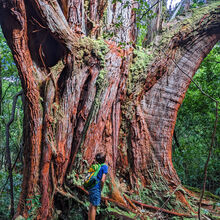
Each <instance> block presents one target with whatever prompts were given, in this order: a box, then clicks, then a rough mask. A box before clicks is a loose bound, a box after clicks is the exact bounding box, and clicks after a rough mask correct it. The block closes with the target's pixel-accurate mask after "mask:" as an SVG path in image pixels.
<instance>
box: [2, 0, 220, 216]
mask: <svg viewBox="0 0 220 220" xmlns="http://www.w3.org/2000/svg"><path fill="white" fill-rule="evenodd" d="M122 9H123V8H122V6H121V3H120V2H117V3H114V4H112V3H111V2H110V1H109V2H107V1H104V0H103V1H89V2H83V1H75V0H69V1H56V0H55V1H50V0H49V1H46V0H30V1H26V0H17V1H14V0H10V1H4V0H0V15H1V16H0V20H1V26H2V29H3V32H4V35H5V37H6V39H7V42H8V44H9V46H10V48H11V50H12V53H13V56H14V59H15V62H16V64H17V67H18V70H19V75H20V79H21V82H22V87H23V91H24V94H25V106H24V131H23V132H24V135H23V137H24V157H25V163H24V171H23V174H24V176H23V183H22V192H21V196H20V202H19V205H18V209H17V214H16V216H18V215H23V216H25V217H27V215H28V209H30V207H31V206H32V204H31V200H30V199H33V198H34V196H36V195H40V203H41V206H40V207H39V209H38V212H37V213H35V214H36V219H47V218H50V217H52V216H53V208H54V207H55V206H56V204H55V203H54V198H55V197H56V196H57V194H58V193H61V192H63V191H64V189H65V187H64V186H65V183H66V177H67V175H68V173H70V172H71V171H72V170H74V172H75V174H76V176H80V175H81V174H82V173H83V172H84V171H86V170H87V168H88V166H89V165H90V164H91V163H92V162H93V160H94V156H95V154H96V153H97V152H99V151H104V152H106V153H107V163H108V164H109V167H110V169H109V170H110V181H111V183H112V186H113V187H112V188H113V189H112V190H111V194H110V195H109V196H110V197H111V198H112V199H113V200H114V201H118V202H121V203H123V204H128V206H129V203H128V201H129V200H128V199H124V198H125V197H123V196H122V195H123V192H122V193H119V190H118V187H119V186H118V185H122V184H124V183H125V189H124V191H126V192H130V193H132V192H136V193H138V190H140V189H143V188H144V187H146V188H148V189H150V190H151V191H153V190H154V188H153V185H154V184H156V185H158V190H156V191H157V192H156V193H158V195H160V196H161V197H162V199H163V200H165V192H167V191H168V192H169V191H170V192H175V195H176V199H179V200H180V201H181V202H182V203H184V205H185V206H186V207H188V208H189V209H191V207H190V205H189V204H188V203H187V201H186V199H185V197H184V194H183V193H182V191H181V190H177V187H179V186H180V184H181V183H180V180H179V178H178V176H177V174H176V171H175V169H174V168H173V164H172V135H173V131H174V126H175V121H176V116H177V111H178V109H179V107H180V105H181V103H182V101H183V98H184V95H185V93H186V90H187V88H188V86H189V84H190V78H188V77H187V76H186V75H184V74H183V73H182V72H181V71H180V69H179V68H181V69H182V70H183V71H184V72H185V73H186V74H188V75H189V76H191V77H192V76H193V75H194V73H195V72H196V70H197V69H198V67H199V65H200V63H201V62H202V60H203V59H204V57H205V56H206V55H207V54H208V53H209V51H210V50H211V49H212V47H213V46H214V45H215V43H216V42H217V41H218V40H219V34H220V33H219V8H218V7H217V6H213V7H209V8H208V9H207V8H206V9H204V11H202V10H201V13H200V14H199V16H197V17H195V18H194V20H192V21H191V23H190V22H189V23H186V24H183V25H180V26H178V28H176V27H175V29H176V30H175V31H174V32H173V34H171V35H172V36H170V37H167V38H164V36H163V38H162V39H161V44H160V45H154V46H152V48H150V49H149V50H143V51H142V54H144V58H143V57H142V58H140V57H139V53H140V51H138V50H137V49H135V48H133V47H132V46H130V44H129V42H135V41H136V38H135V36H136V28H135V22H134V21H135V14H134V12H133V11H132V7H127V8H125V9H123V13H122ZM119 15H120V16H122V17H121V19H123V27H121V28H120V27H119V28H118V27H115V26H114V23H115V22H116V21H117V19H118V17H119ZM9 23H10V25H8V24H9ZM103 24H104V25H105V24H106V26H105V29H103ZM125 27H127V28H125ZM108 31H111V32H112V31H113V32H114V33H115V35H114V36H113V37H112V38H111V39H110V38H107V39H105V40H103V39H100V38H98V37H100V36H101V35H102V33H103V32H108ZM163 39H166V42H164V41H163ZM118 42H123V43H125V45H126V46H125V47H124V48H121V47H119V46H118ZM148 54H151V56H150V55H148ZM146 57H149V59H148V60H149V61H148V62H145V63H144V67H143V68H142V67H141V65H142V64H138V59H139V60H140V59H146ZM173 60H174V61H175V62H176V63H177V65H178V66H176V64H175V63H174V62H173ZM132 66H133V70H134V71H132ZM141 68H142V69H141ZM116 183H117V184H116ZM161 185H162V186H164V187H162V188H160V187H161ZM27 199H29V200H27Z"/></svg>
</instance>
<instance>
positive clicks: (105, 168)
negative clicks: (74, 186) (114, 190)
mask: <svg viewBox="0 0 220 220" xmlns="http://www.w3.org/2000/svg"><path fill="white" fill-rule="evenodd" d="M107 173H108V166H107V165H106V164H104V165H102V166H101V168H100V170H99V172H98V174H97V179H98V180H99V182H98V183H97V184H96V185H95V186H94V187H92V189H91V190H89V191H94V190H99V191H100V192H101V179H102V176H103V174H107Z"/></svg>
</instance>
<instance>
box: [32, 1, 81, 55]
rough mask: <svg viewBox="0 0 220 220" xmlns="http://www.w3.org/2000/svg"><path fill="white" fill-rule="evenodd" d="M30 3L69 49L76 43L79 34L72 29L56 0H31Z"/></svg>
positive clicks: (72, 48)
mask: <svg viewBox="0 0 220 220" xmlns="http://www.w3.org/2000/svg"><path fill="white" fill-rule="evenodd" d="M31 3H32V5H33V6H34V8H36V10H37V11H38V13H40V15H41V16H42V18H43V19H44V21H46V24H47V27H48V28H49V29H50V31H51V33H52V34H54V35H55V37H56V38H57V39H59V40H60V41H61V42H62V43H64V44H65V45H66V47H67V48H68V49H69V50H70V51H74V48H75V46H77V45H78V39H79V36H76V34H75V33H74V32H73V31H72V29H71V28H70V26H69V25H68V23H67V20H66V18H65V16H64V14H63V12H62V10H61V8H60V6H59V4H58V2H57V0H53V1H52V0H48V1H46V0H31Z"/></svg>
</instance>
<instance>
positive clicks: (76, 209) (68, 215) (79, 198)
mask: <svg viewBox="0 0 220 220" xmlns="http://www.w3.org/2000/svg"><path fill="white" fill-rule="evenodd" d="M65 189H66V191H67V192H68V193H70V194H71V197H70V196H64V195H61V194H59V195H58V196H57V197H56V199H55V210H56V211H55V216H56V218H54V219H60V220H64V219H76V220H81V219H87V217H88V216H87V213H88V210H89V199H88V193H87V192H86V191H85V190H84V189H83V188H82V187H81V186H79V185H72V184H71V185H69V186H68V187H65ZM183 190H184V188H183ZM108 193H109V192H108V190H107V188H106V187H105V188H104V189H103V197H102V202H101V205H100V207H98V209H97V218H96V219H97V220H113V219H117V220H119V219H125V220H131V219H137V220H138V219H140V220H148V219H155V220H157V219H173V220H174V219H176V220H178V219H195V218H196V217H197V209H198V201H199V193H200V191H199V189H197V188H191V187H186V186H185V197H186V199H187V201H188V202H189V204H190V205H191V207H192V208H193V210H194V212H193V211H192V212H191V213H190V215H188V216H176V215H175V214H174V213H175V212H176V211H178V210H175V208H174V207H176V206H173V207H170V208H169V210H170V212H173V213H166V212H165V211H164V210H163V209H161V210H160V209H159V210H158V209H157V210H156V209H155V210H153V209H151V208H150V206H152V207H153V205H155V207H156V205H157V204H158V201H156V200H155V198H151V202H150V204H151V205H150V204H149V203H148V202H147V201H146V200H145V204H146V205H148V206H149V207H145V206H141V205H137V204H136V203H133V205H134V206H133V207H132V206H131V204H130V203H129V202H127V205H123V204H121V203H118V202H116V201H114V200H112V199H110V198H109V197H108ZM126 197H127V198H129V199H130V201H131V202H132V201H134V200H132V197H134V194H133V196H131V194H130V197H129V196H128V193H126ZM136 197H138V195H136ZM142 198H143V196H142ZM154 200H155V201H154ZM61 201H62V202H61ZM139 202H140V203H141V201H140V200H139ZM142 202H143V201H142ZM173 202H174V201H173ZM176 202H177V200H176ZM156 208H158V207H156ZM160 208H161V207H160ZM166 210H167V211H168V209H167V207H166ZM179 211H180V210H179ZM202 215H203V217H206V219H214V220H215V219H216V220H217V219H219V217H220V198H219V197H218V196H215V195H213V194H211V193H210V192H206V193H205V197H204V200H203V203H202Z"/></svg>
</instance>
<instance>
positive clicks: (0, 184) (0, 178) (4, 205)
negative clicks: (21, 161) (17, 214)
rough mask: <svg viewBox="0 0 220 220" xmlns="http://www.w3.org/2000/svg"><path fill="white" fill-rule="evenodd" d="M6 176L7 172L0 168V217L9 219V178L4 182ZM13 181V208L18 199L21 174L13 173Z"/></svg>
mask: <svg viewBox="0 0 220 220" xmlns="http://www.w3.org/2000/svg"><path fill="white" fill-rule="evenodd" d="M7 178H8V172H5V171H3V170H0V192H1V193H0V219H5V220H6V219H10V216H9V215H10V202H11V201H10V183H9V180H8V181H7V184H6V185H5V183H6V180H7ZM13 180H14V181H13V183H14V185H13V186H14V201H15V208H16V206H17V203H18V200H19V194H20V191H21V181H22V175H21V174H16V173H13ZM3 188H4V190H3Z"/></svg>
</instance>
